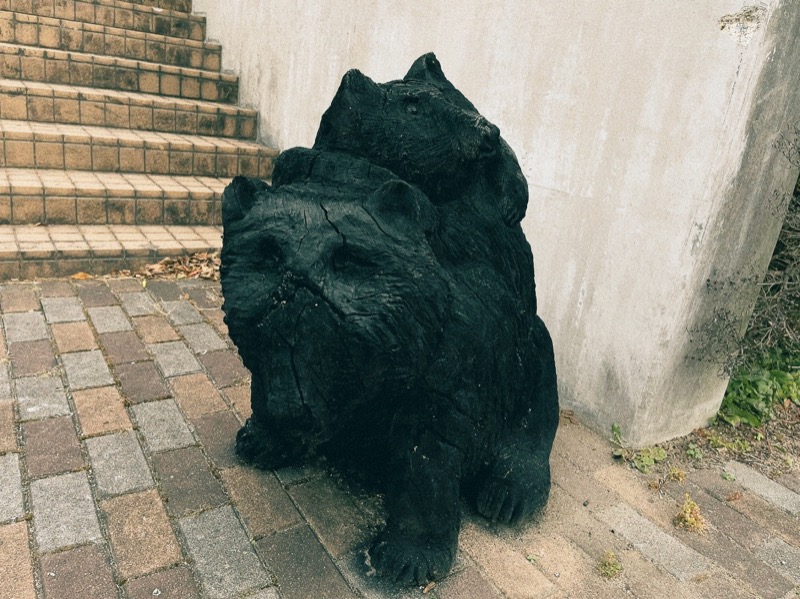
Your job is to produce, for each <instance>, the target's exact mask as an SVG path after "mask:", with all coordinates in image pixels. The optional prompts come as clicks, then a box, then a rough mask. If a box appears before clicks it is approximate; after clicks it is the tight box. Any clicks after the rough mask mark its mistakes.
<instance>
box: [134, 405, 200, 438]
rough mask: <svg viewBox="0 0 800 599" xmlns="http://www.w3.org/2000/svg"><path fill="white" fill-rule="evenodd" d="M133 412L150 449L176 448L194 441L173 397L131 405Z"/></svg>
mask: <svg viewBox="0 0 800 599" xmlns="http://www.w3.org/2000/svg"><path fill="white" fill-rule="evenodd" d="M133 414H134V416H136V421H137V422H138V423H139V429H140V430H141V431H142V434H143V435H144V438H145V441H147V445H148V446H149V447H150V450H151V451H164V450H165V449H177V448H179V447H186V446H188V445H193V444H194V442H195V441H194V436H193V435H192V431H190V430H189V426H188V425H187V424H186V420H184V418H183V414H181V411H180V410H179V409H178V404H176V403H175V400H174V399H165V400H163V401H151V402H148V403H142V404H138V405H136V406H134V407H133Z"/></svg>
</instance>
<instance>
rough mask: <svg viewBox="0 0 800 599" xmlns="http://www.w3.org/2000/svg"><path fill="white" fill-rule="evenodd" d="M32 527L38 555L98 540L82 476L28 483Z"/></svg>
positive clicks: (74, 474)
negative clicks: (31, 504) (31, 505)
mask: <svg viewBox="0 0 800 599" xmlns="http://www.w3.org/2000/svg"><path fill="white" fill-rule="evenodd" d="M31 499H32V502H33V513H34V517H33V527H34V529H35V531H36V541H37V542H38V543H39V550H40V551H53V550H54V549H60V548H62V547H68V546H70V545H77V544H78V543H86V542H90V541H95V540H98V539H100V538H101V537H102V535H101V533H100V525H99V523H98V521H97V513H96V512H95V508H94V501H93V500H92V491H91V489H90V488H89V480H88V479H87V476H86V472H72V473H70V474H61V475H59V476H52V477H50V478H41V479H39V480H35V481H33V482H32V483H31Z"/></svg>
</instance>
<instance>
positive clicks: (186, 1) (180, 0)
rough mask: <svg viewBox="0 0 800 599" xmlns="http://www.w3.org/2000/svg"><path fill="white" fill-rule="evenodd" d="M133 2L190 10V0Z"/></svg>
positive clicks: (136, 0)
mask: <svg viewBox="0 0 800 599" xmlns="http://www.w3.org/2000/svg"><path fill="white" fill-rule="evenodd" d="M133 4H141V5H143V6H154V7H156V8H161V9H167V10H177V11H182V12H189V11H191V10H192V0H133Z"/></svg>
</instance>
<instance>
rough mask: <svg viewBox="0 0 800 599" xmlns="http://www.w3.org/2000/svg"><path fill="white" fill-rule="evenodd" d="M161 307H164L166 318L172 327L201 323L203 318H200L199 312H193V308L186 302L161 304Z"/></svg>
mask: <svg viewBox="0 0 800 599" xmlns="http://www.w3.org/2000/svg"><path fill="white" fill-rule="evenodd" d="M161 305H162V306H163V307H164V312H166V314H167V318H169V321H170V322H171V323H172V324H174V325H183V324H195V323H198V322H203V317H202V316H200V312H198V311H197V310H195V307H194V306H193V305H192V304H190V303H189V302H187V301H183V300H179V301H177V302H161Z"/></svg>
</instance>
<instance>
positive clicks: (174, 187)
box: [0, 168, 230, 199]
mask: <svg viewBox="0 0 800 599" xmlns="http://www.w3.org/2000/svg"><path fill="white" fill-rule="evenodd" d="M229 182H230V178H228V179H220V178H217V177H193V176H189V175H180V176H179V175H151V174H146V173H109V172H91V171H71V170H60V169H26V168H5V169H2V170H0V197H2V196H3V195H11V196H34V195H42V194H44V195H45V196H64V195H73V194H78V195H81V196H86V197H91V196H112V197H113V196H118V197H138V198H174V199H183V198H188V197H197V198H201V199H208V198H212V197H216V196H219V194H221V193H222V191H223V190H224V189H225V186H226V185H227V184H228V183H229Z"/></svg>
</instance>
